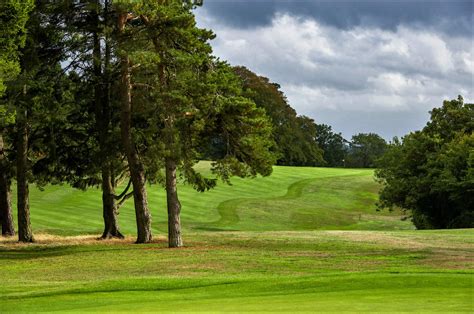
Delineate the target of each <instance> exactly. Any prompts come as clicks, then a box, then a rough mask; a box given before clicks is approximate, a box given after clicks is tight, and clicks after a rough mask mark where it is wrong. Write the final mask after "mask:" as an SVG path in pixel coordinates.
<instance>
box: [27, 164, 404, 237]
mask: <svg viewBox="0 0 474 314" xmlns="http://www.w3.org/2000/svg"><path fill="white" fill-rule="evenodd" d="M198 167H200V168H201V169H203V170H204V171H206V169H207V168H208V167H209V165H208V163H205V162H203V163H201V164H199V165H198ZM377 190H378V184H377V183H376V182H375V181H374V179H373V171H372V170H366V169H334V168H296V167H275V170H274V173H273V174H272V175H271V176H270V177H265V178H262V177H257V178H254V179H240V178H234V179H233V180H232V185H231V186H229V185H227V184H225V183H220V184H219V185H218V186H217V188H215V189H214V190H211V191H208V192H205V193H198V192H195V191H194V190H193V189H192V188H191V187H190V186H180V187H179V196H180V199H181V203H182V207H183V208H182V223H183V227H184V228H185V230H212V231H216V230H240V231H249V230H253V231H261V230H282V231H284V230H314V229H362V230H367V229H375V230H388V229H413V226H412V225H411V223H409V222H407V221H400V217H401V215H400V213H399V212H396V213H395V212H394V213H389V212H388V211H383V212H376V211H375V202H376V200H377ZM148 196H149V205H150V208H151V211H152V216H153V230H154V232H155V234H164V233H165V232H166V228H167V223H166V219H167V215H166V203H165V193H164V190H163V188H162V187H161V186H156V185H155V186H148ZM30 200H31V221H32V225H33V228H34V231H36V232H46V233H50V234H62V235H80V234H91V233H92V234H97V233H100V232H101V229H102V213H101V195H100V191H99V190H98V189H95V188H92V189H89V190H88V191H86V192H83V191H79V190H74V189H72V188H69V187H67V186H48V187H47V188H46V189H45V191H39V190H38V189H37V188H34V187H32V188H31V198H30ZM119 219H120V226H121V229H122V231H123V232H124V233H125V234H130V235H131V234H135V232H136V227H135V213H134V209H133V202H132V200H129V201H128V203H127V204H126V205H125V206H124V207H122V209H121V211H120V218H119Z"/></svg>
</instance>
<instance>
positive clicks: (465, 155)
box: [376, 97, 474, 229]
mask: <svg viewBox="0 0 474 314" xmlns="http://www.w3.org/2000/svg"><path fill="white" fill-rule="evenodd" d="M473 130H474V105H473V104H465V103H464V101H463V99H462V97H459V98H458V99H455V100H451V101H444V102H443V106H442V107H440V108H435V109H433V110H432V111H431V119H430V121H429V122H428V123H427V125H426V126H425V127H424V128H423V130H421V131H416V132H413V133H410V134H408V135H406V136H405V137H403V139H402V141H398V140H396V141H394V143H393V144H392V145H390V147H389V149H388V151H387V152H386V153H385V155H384V156H383V158H382V159H381V160H380V169H379V170H377V171H376V177H377V178H378V180H379V181H380V182H381V183H382V184H383V188H382V190H381V191H380V201H379V206H380V208H393V207H395V206H397V207H400V208H402V209H403V210H405V211H407V212H410V213H411V217H412V220H413V222H414V224H415V226H416V227H417V228H418V229H431V228H462V227H464V228H466V227H468V228H470V227H474V212H473V211H474V198H473V197H472V195H473V193H472V191H473V190H474V177H473V170H472V169H473V161H474V137H473Z"/></svg>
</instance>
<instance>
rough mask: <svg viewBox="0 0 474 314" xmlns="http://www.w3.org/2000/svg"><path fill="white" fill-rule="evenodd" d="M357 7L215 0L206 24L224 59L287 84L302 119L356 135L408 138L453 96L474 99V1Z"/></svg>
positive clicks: (203, 15) (208, 5)
mask: <svg viewBox="0 0 474 314" xmlns="http://www.w3.org/2000/svg"><path fill="white" fill-rule="evenodd" d="M330 4H333V5H330ZM357 4H358V5H356V3H355V2H350V3H347V2H343V1H337V2H335V3H334V2H331V3H330V2H300V1H297V2H290V1H264V2H263V1H257V2H250V1H248V2H245V1H240V2H218V1H214V2H212V1H208V2H205V5H204V7H203V8H200V9H198V11H197V18H198V22H199V25H200V26H202V27H206V28H211V29H213V30H214V31H215V33H216V34H217V38H216V40H214V41H213V43H212V45H213V48H214V51H215V54H216V55H217V56H219V57H221V58H222V59H225V60H228V61H229V62H230V63H231V64H233V65H244V66H246V67H248V68H249V69H251V70H253V71H255V72H257V73H258V74H260V75H264V76H267V77H269V78H270V79H271V80H272V81H274V82H277V83H279V84H280V85H281V87H282V90H283V92H284V93H285V94H286V96H287V97H288V99H289V102H290V104H291V105H292V106H293V107H294V108H295V109H296V110H297V112H298V113H299V114H305V115H308V116H310V117H312V118H314V119H315V120H316V121H317V122H318V123H326V124H330V125H332V126H333V128H334V129H335V130H336V131H340V132H342V133H343V135H344V136H345V137H347V138H350V136H351V135H353V134H355V133H358V132H377V133H379V134H381V135H382V136H384V137H386V138H387V139H389V138H391V137H392V136H395V135H397V136H400V135H403V134H406V133H408V132H409V131H412V130H415V129H419V128H421V127H422V126H423V125H424V124H425V123H426V121H427V119H428V111H429V110H430V109H431V108H433V107H436V106H439V105H441V103H442V100H443V99H451V98H454V97H456V96H457V95H458V94H461V95H463V96H464V97H465V99H466V100H468V101H469V100H471V99H473V91H472V90H473V75H474V61H473V59H474V48H473V39H472V4H471V3H467V2H451V4H450V5H448V4H447V3H441V2H416V3H413V2H407V3H405V2H372V1H371V2H357ZM396 4H398V6H397V5H396ZM401 7H405V9H407V7H408V8H409V9H411V10H409V11H408V12H407V13H405V14H403V11H402V10H401V9H400V8H401ZM384 14H385V15H384ZM451 17H452V18H451ZM454 17H456V18H454ZM450 20H452V22H450Z"/></svg>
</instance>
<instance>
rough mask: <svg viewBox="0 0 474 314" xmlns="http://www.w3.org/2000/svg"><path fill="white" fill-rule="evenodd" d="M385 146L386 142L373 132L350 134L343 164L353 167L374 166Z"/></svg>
mask: <svg viewBox="0 0 474 314" xmlns="http://www.w3.org/2000/svg"><path fill="white" fill-rule="evenodd" d="M386 148H387V142H386V141H385V140H384V139H383V138H382V137H380V136H379V135H377V134H375V133H359V134H356V135H354V136H352V140H351V143H350V144H349V151H348V153H347V156H346V161H345V165H346V166H347V167H354V168H374V167H376V163H377V160H378V158H380V157H381V156H382V155H383V153H384V152H385V150H386Z"/></svg>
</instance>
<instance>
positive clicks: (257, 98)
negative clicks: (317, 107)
mask: <svg viewBox="0 0 474 314" xmlns="http://www.w3.org/2000/svg"><path fill="white" fill-rule="evenodd" d="M234 71H235V73H236V74H237V75H238V76H239V77H240V78H241V79H242V82H243V86H244V91H245V96H246V97H248V98H250V99H252V100H253V101H254V102H255V103H256V104H257V107H259V108H263V109H264V110H265V112H266V114H267V115H268V116H269V117H270V120H271V122H272V125H273V139H274V141H275V146H274V147H273V150H274V151H275V153H276V154H277V155H278V160H277V164H279V165H287V166H315V165H319V164H322V163H323V158H322V151H321V150H320V149H319V148H318V144H317V142H316V138H315V133H316V132H315V127H316V126H315V124H314V121H312V120H311V119H310V118H308V117H304V116H298V115H297V113H296V111H295V110H294V109H293V108H292V107H291V106H290V105H289V104H288V100H287V99H286V97H285V95H284V94H283V92H282V91H281V90H280V85H278V84H276V83H272V82H270V80H269V79H268V78H266V77H263V76H258V75H257V74H255V73H253V72H252V71H250V70H249V69H247V68H245V67H235V68H234ZM310 120H311V121H310Z"/></svg>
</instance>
